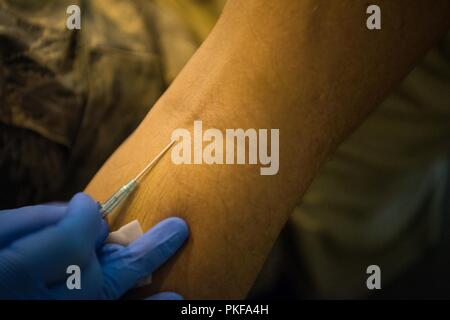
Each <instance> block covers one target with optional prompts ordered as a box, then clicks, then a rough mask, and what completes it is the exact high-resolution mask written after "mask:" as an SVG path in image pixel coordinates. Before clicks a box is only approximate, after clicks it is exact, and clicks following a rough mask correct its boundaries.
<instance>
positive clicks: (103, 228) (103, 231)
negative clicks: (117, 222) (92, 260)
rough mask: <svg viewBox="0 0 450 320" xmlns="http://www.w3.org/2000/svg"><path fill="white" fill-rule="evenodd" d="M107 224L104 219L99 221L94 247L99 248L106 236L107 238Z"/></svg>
mask: <svg viewBox="0 0 450 320" xmlns="http://www.w3.org/2000/svg"><path fill="white" fill-rule="evenodd" d="M108 234H109V226H108V223H107V222H106V220H105V219H102V221H101V222H100V232H99V234H98V237H97V241H96V244H95V248H96V249H97V250H99V249H100V248H101V247H102V246H103V245H104V243H105V240H106V238H108Z"/></svg>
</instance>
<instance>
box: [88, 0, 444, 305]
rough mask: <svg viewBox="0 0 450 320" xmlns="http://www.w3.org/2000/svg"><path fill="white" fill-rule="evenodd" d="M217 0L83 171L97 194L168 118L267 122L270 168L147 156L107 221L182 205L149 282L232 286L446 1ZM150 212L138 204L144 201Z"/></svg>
mask: <svg viewBox="0 0 450 320" xmlns="http://www.w3.org/2000/svg"><path fill="white" fill-rule="evenodd" d="M378 3H379V5H380V6H381V8H382V21H383V24H382V29H381V30H377V31H369V30H367V28H366V18H367V15H366V6H367V4H366V2H364V1H337V0H336V1H287V0H281V1H272V2H270V3H268V2H265V1H257V0H250V1H229V2H228V4H227V6H226V8H225V9H224V12H223V14H222V16H221V18H220V20H219V22H218V23H217V25H216V27H215V28H214V30H213V31H212V33H211V34H210V36H209V37H208V39H207V40H206V41H205V43H204V44H203V45H202V47H201V48H200V49H199V50H198V51H197V53H196V54H195V55H194V57H193V58H192V59H191V60H190V61H189V63H188V65H187V66H186V67H185V68H184V70H183V71H182V72H181V74H180V75H179V76H178V77H177V79H176V80H175V82H174V83H173V84H172V86H171V87H170V88H169V89H168V91H167V92H166V93H165V94H164V96H163V97H162V98H161V99H160V101H159V102H158V103H157V104H156V105H155V106H154V108H153V109H152V111H151V112H150V113H149V115H148V116H147V117H146V119H145V120H144V121H143V122H142V124H141V125H140V126H139V128H138V129H137V130H136V131H135V132H134V133H133V134H132V135H131V136H130V138H129V139H128V140H127V141H126V142H125V143H124V144H123V145H122V146H121V147H120V148H119V149H118V150H117V152H116V153H115V154H114V155H113V156H112V157H111V158H110V160H108V162H107V163H106V164H105V166H104V167H103V168H102V169H101V170H100V172H99V173H98V174H97V176H96V177H95V178H94V179H93V180H92V182H91V183H90V185H89V186H88V188H87V191H88V192H89V193H90V194H91V195H93V196H94V197H95V198H96V199H98V200H105V199H106V198H107V196H109V195H110V194H111V193H112V192H113V191H115V190H116V189H117V187H118V186H120V185H121V184H123V183H124V182H125V181H126V180H127V179H129V178H131V177H132V176H133V175H134V174H136V173H137V172H139V170H140V169H141V168H142V167H144V165H145V163H146V162H147V161H148V160H150V159H151V158H152V157H153V156H154V155H156V154H157V153H158V151H159V150H160V149H161V148H162V147H164V146H165V145H166V144H167V143H168V141H169V139H170V136H171V133H172V131H173V130H174V129H176V128H188V129H190V130H192V124H193V121H194V120H202V121H203V126H204V127H205V128H210V127H212V128H218V129H221V130H224V129H225V128H244V129H246V128H257V129H258V128H267V129H270V128H279V129H280V168H279V172H278V174H277V175H275V176H260V175H259V167H258V166H251V165H246V166H236V165H181V166H176V165H174V164H172V163H171V162H170V159H169V158H170V157H166V158H164V159H163V160H162V161H161V162H160V163H158V165H157V167H156V168H155V170H154V171H153V172H152V173H151V174H150V175H149V176H148V177H146V178H145V179H144V180H143V181H142V184H141V186H140V188H139V189H138V190H137V192H136V195H135V197H134V198H133V199H131V201H130V202H129V203H128V204H127V206H126V208H124V210H123V212H122V214H123V215H122V218H121V219H119V221H117V224H122V223H125V222H128V221H130V220H132V219H135V218H138V219H139V220H140V222H141V224H143V226H144V228H148V227H150V226H152V225H154V223H155V222H156V221H158V220H160V219H161V218H163V217H166V216H168V215H172V214H177V215H180V216H181V217H183V218H185V219H186V220H187V221H188V222H189V224H190V226H191V230H192V238H191V240H190V241H189V243H188V245H187V247H186V248H185V249H184V250H183V252H182V253H181V254H180V255H179V256H178V257H177V259H176V260H175V261H173V262H172V263H171V264H170V266H168V267H167V268H165V269H164V270H162V272H161V273H160V274H156V275H155V283H154V288H155V289H158V290H160V289H164V290H165V289H168V290H175V291H177V292H180V293H182V294H183V295H184V296H186V297H188V298H241V297H243V296H245V294H246V293H247V291H248V289H249V287H250V286H251V284H252V282H253V281H254V279H255V277H256V275H257V272H258V271H259V269H260V267H261V265H262V263H263V261H264V259H265V257H266V256H267V253H268V252H269V250H270V248H271V246H272V244H273V242H274V240H275V239H276V237H277V235H278V233H279V231H280V230H281V228H282V226H283V225H284V223H285V222H286V220H287V219H288V217H289V214H290V213H291V211H292V209H293V207H294V206H295V205H296V204H298V202H299V201H300V199H301V196H302V194H303V193H304V192H305V191H306V189H307V187H308V186H309V184H310V182H311V180H312V179H313V178H314V176H315V175H316V174H317V171H318V170H319V168H320V165H321V164H322V163H323V162H324V161H325V160H326V158H327V157H328V156H329V155H330V154H331V153H332V151H333V150H334V149H335V148H336V146H337V145H338V144H339V143H340V142H341V141H342V140H343V139H345V137H346V136H347V135H348V134H349V133H350V132H351V131H352V130H353V129H354V128H355V127H356V126H357V125H358V124H359V123H361V121H362V120H363V119H364V118H365V117H366V116H367V114H368V113H369V112H370V111H371V110H373V108H374V107H375V106H376V105H377V104H378V103H379V102H381V101H382V100H383V98H384V97H386V95H387V94H388V93H389V92H390V91H391V90H392V89H393V88H394V87H395V86H396V85H397V84H398V83H399V81H401V79H402V78H403V77H404V76H405V75H406V74H407V73H408V71H409V70H411V68H412V67H413V66H414V64H415V63H416V62H417V61H418V60H419V59H420V57H421V56H422V55H423V54H424V53H425V52H426V51H427V49H428V48H430V47H431V46H432V45H433V44H434V43H435V41H436V40H438V39H439V37H440V36H442V35H444V33H445V32H446V31H447V30H448V27H449V25H448V23H449V22H448V21H450V19H449V16H448V15H449V12H450V4H449V2H448V1H433V2H432V3H431V2H430V1H418V0H416V1H406V0H400V1H378ZM149 210H153V212H154V213H152V214H145V215H144V214H142V213H141V212H149Z"/></svg>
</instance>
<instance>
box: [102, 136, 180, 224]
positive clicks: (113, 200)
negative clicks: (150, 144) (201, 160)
mask: <svg viewBox="0 0 450 320" xmlns="http://www.w3.org/2000/svg"><path fill="white" fill-rule="evenodd" d="M174 143H175V140H172V141H171V142H170V143H169V144H168V145H167V146H166V147H165V148H164V149H163V150H162V151H161V152H160V153H159V154H158V155H157V156H156V157H155V158H153V160H152V161H150V163H149V164H148V165H146V166H145V168H144V169H143V170H142V171H141V172H139V174H138V175H137V176H136V177H134V178H133V179H131V180H130V181H128V183H126V184H125V185H123V186H122V187H121V188H120V189H119V190H117V191H116V192H114V193H113V194H112V196H111V197H109V199H108V200H106V202H105V203H103V204H101V205H100V213H101V214H102V216H103V218H105V217H106V216H107V215H108V214H110V213H111V212H112V211H113V210H114V209H115V208H117V207H118V206H119V205H120V204H121V203H122V202H123V201H124V200H125V199H126V198H128V196H129V195H130V194H131V193H132V192H133V191H134V189H136V187H137V184H138V181H139V180H140V179H141V178H142V177H143V176H144V175H145V174H146V173H148V172H149V171H150V170H151V169H152V168H153V166H154V165H155V164H156V163H157V162H158V161H159V160H160V159H161V158H162V156H163V155H164V154H165V153H166V152H167V150H169V149H170V147H172V145H173V144H174Z"/></svg>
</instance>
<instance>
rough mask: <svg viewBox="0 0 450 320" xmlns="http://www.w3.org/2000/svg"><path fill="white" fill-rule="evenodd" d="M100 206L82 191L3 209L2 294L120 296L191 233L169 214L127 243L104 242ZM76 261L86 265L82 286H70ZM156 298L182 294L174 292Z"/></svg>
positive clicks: (0, 223)
mask: <svg viewBox="0 0 450 320" xmlns="http://www.w3.org/2000/svg"><path fill="white" fill-rule="evenodd" d="M98 209H99V208H98V204H97V203H96V202H94V201H93V200H92V199H91V198H90V197H89V196H87V195H85V194H83V193H79V194H77V195H75V196H74V197H73V198H72V200H71V201H70V202H69V203H68V204H67V205H39V206H31V207H24V208H20V209H14V210H3V211H0V298H2V299H117V298H119V297H120V296H122V295H123V294H124V293H125V292H126V291H127V290H129V289H130V288H132V287H133V286H134V285H135V283H136V282H137V281H138V280H140V279H142V278H144V277H146V276H147V275H148V274H150V273H152V272H153V271H154V270H155V269H157V268H158V267H159V266H160V265H162V264H163V263H164V262H165V261H166V260H167V259H168V258H169V257H170V256H172V255H173V254H174V253H175V252H176V251H177V249H178V248H180V246H181V245H182V244H183V242H184V241H185V240H186V238H187V237H188V233H189V232H188V227H187V225H186V223H185V222H184V221H183V220H181V219H179V218H169V219H166V220H164V221H162V222H161V223H159V224H158V225H157V226H155V227H154V228H152V229H151V230H150V231H148V232H147V233H145V234H144V235H142V236H141V237H140V238H139V239H137V240H136V241H134V242H132V243H131V244H130V245H128V246H127V247H123V246H120V245H117V244H106V245H104V244H103V242H104V240H105V238H106V237H107V235H108V227H107V225H106V223H105V221H104V220H103V219H102V218H101V215H100V213H99V210H98ZM71 265H76V266H79V268H80V270H81V272H80V273H81V277H80V279H81V281H80V284H81V288H80V289H76V288H75V289H72V290H69V289H68V286H67V283H68V282H69V281H68V278H69V277H72V276H73V275H74V273H73V271H71V272H70V273H69V274H68V273H67V268H68V267H69V266H71ZM72 270H73V269H72ZM71 283H72V284H73V282H71ZM150 298H151V299H181V297H180V296H179V295H177V294H175V293H170V292H168V293H161V294H158V295H155V296H153V297H150Z"/></svg>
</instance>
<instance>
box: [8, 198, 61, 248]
mask: <svg viewBox="0 0 450 320" xmlns="http://www.w3.org/2000/svg"><path fill="white" fill-rule="evenodd" d="M66 209H67V205H65V204H58V205H37V206H29V207H23V208H18V209H12V210H2V211H0V248H3V247H6V246H7V245H9V244H10V243H11V242H13V241H14V240H16V239H19V238H21V237H23V236H25V235H27V234H30V233H33V232H36V231H38V230H40V229H42V228H45V227H48V226H50V225H52V224H55V223H57V222H58V221H59V220H61V218H62V217H64V215H65V212H66Z"/></svg>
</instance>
